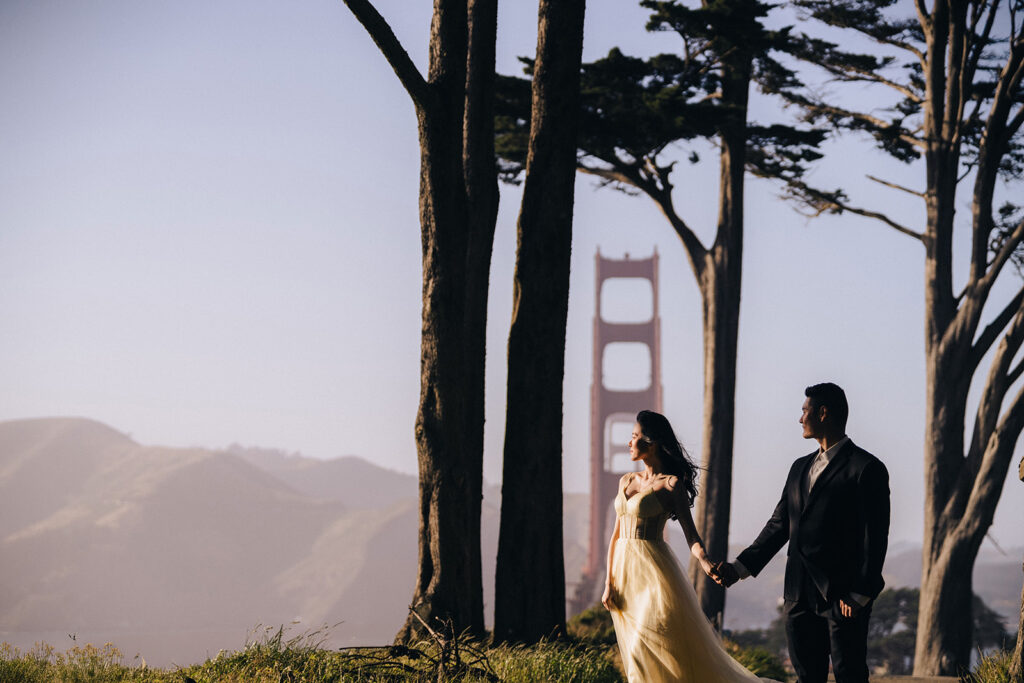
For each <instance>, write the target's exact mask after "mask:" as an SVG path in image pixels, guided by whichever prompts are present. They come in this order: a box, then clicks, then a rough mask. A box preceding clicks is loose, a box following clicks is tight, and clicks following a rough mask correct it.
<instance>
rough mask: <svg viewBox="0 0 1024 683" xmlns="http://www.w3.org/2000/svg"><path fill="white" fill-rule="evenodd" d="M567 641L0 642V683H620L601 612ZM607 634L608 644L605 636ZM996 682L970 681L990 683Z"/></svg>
mask: <svg viewBox="0 0 1024 683" xmlns="http://www.w3.org/2000/svg"><path fill="white" fill-rule="evenodd" d="M570 632H574V637H573V639H572V640H571V641H569V642H544V643H540V644H538V645H533V646H529V647H525V646H508V645H502V646H498V647H490V648H488V647H485V646H483V645H482V644H481V643H479V642H478V641H474V640H472V639H470V638H466V637H458V638H446V637H444V634H437V633H435V637H434V639H433V640H431V641H429V642H423V643H420V644H418V645H417V646H415V647H404V646H394V647H377V648H346V649H342V650H328V649H325V648H324V647H323V642H324V640H325V638H326V631H314V632H311V633H306V634H303V635H300V636H297V637H294V638H290V639H289V638H286V637H285V632H284V628H277V629H265V630H264V631H263V632H262V634H261V635H260V637H259V638H258V639H256V640H251V641H250V642H249V643H248V644H247V645H246V646H245V647H244V648H243V649H241V650H238V651H236V652H223V651H222V652H221V653H219V654H218V655H217V656H216V657H214V658H213V659H209V660H207V661H205V662H203V663H202V664H195V665H193V666H188V667H180V668H174V669H157V668H152V667H149V666H147V665H146V663H145V660H142V659H141V658H139V657H136V658H134V659H133V660H130V661H128V662H126V661H125V658H124V655H123V654H122V653H121V652H120V651H119V650H118V649H117V648H116V647H114V646H113V645H112V644H110V643H108V644H106V645H104V646H103V647H102V648H99V647H96V646H94V645H86V646H84V647H77V646H76V647H73V648H71V649H70V650H68V651H67V652H57V651H56V649H55V648H53V647H52V646H50V645H46V644H38V645H36V646H35V647H34V648H32V650H30V651H28V652H24V653H23V652H20V651H19V650H18V649H17V648H14V647H12V646H11V645H9V644H7V643H3V644H2V645H0V683H341V682H346V683H347V682H350V681H351V682H354V683H395V682H398V681H416V682H418V681H424V682H426V681H458V682H465V683H484V682H487V683H533V682H535V681H549V682H551V683H621V682H622V681H623V676H622V673H621V668H620V666H619V664H618V651H617V648H616V647H615V635H614V630H613V629H612V626H611V619H610V617H609V616H608V613H607V611H606V610H603V609H600V608H596V607H595V608H594V609H591V610H587V611H586V612H584V613H583V614H581V615H578V616H577V617H576V618H574V619H572V620H571V621H570ZM609 638H610V642H609ZM726 647H727V649H728V650H729V652H730V654H732V655H733V657H735V658H736V659H737V660H738V661H739V662H740V663H742V664H743V665H744V666H746V667H748V668H749V669H750V670H751V671H753V672H754V673H756V674H758V675H759V676H764V677H770V678H774V679H775V680H780V681H783V680H786V672H785V670H784V669H783V667H782V663H781V662H780V661H779V659H778V658H777V657H775V656H774V655H772V654H771V653H769V652H768V651H766V650H764V649H763V648H742V647H739V646H737V645H736V644H734V643H730V642H728V641H727V642H726ZM1002 680H1003V679H999V678H979V679H977V683H994V682H997V681H1002Z"/></svg>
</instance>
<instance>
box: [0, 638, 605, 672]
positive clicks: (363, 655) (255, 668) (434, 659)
mask: <svg viewBox="0 0 1024 683" xmlns="http://www.w3.org/2000/svg"><path fill="white" fill-rule="evenodd" d="M323 636H324V632H314V633H310V634H303V635H301V636H298V637H295V638H287V637H286V636H285V631H284V629H283V628H279V629H267V630H266V631H265V632H264V633H263V634H262V635H261V637H259V638H258V639H256V640H253V641H252V642H249V643H247V645H246V646H245V647H244V648H242V649H241V650H238V651H236V652H221V653H220V654H218V655H217V656H216V657H214V658H212V659H209V660H207V661H205V662H203V663H202V664H195V665H193V666H189V667H182V668H175V669H157V668H152V667H148V666H146V665H145V664H144V662H142V660H141V659H140V660H136V661H133V662H130V663H127V662H125V660H124V656H123V655H122V654H121V652H120V651H119V650H118V649H117V648H116V647H114V646H113V645H111V644H107V645H105V646H104V647H102V648H97V647H95V646H93V645H86V646H85V647H75V648H72V649H71V650H68V651H67V652H66V653H58V652H56V651H55V649H54V648H53V647H51V646H48V645H37V646H36V647H35V648H33V649H32V650H30V651H28V652H24V653H23V652H20V651H19V650H18V649H17V648H14V647H12V646H10V645H8V644H6V643H4V644H3V645H0V683H123V682H129V683H342V682H345V683H348V682H352V683H396V682H398V681H410V682H415V683H419V682H421V681H422V682H426V681H431V682H434V681H456V682H460V683H461V682H465V683H483V682H485V681H486V682H488V683H497V682H499V681H500V682H503V683H535V682H536V681H551V682H552V683H618V682H620V681H622V677H621V675H620V674H619V672H618V670H617V669H616V668H615V665H614V663H613V662H612V659H611V657H610V655H609V652H608V650H607V649H601V648H596V647H591V646H586V645H573V644H565V643H542V644H540V645H536V646H532V647H508V646H501V647H494V648H489V649H488V648H484V647H483V646H482V645H481V644H479V643H476V642H474V641H471V640H469V639H466V638H458V639H455V641H454V642H457V643H458V645H457V647H455V648H449V649H448V650H447V651H445V650H444V648H439V647H438V645H437V644H436V643H433V642H424V643H421V644H419V645H417V646H416V647H382V648H353V649H344V650H328V649H324V648H323V647H322V643H323ZM442 662H443V664H444V666H440V665H441V664H442Z"/></svg>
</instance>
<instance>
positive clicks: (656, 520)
mask: <svg viewBox="0 0 1024 683" xmlns="http://www.w3.org/2000/svg"><path fill="white" fill-rule="evenodd" d="M625 485H626V480H625V479H624V480H623V483H622V485H621V486H619V494H618V495H617V496H616V497H615V514H616V515H617V516H618V518H619V537H620V538H635V539H639V540H645V541H661V540H664V538H665V522H666V521H667V520H668V516H669V515H668V511H667V510H665V508H664V507H663V506H662V504H661V501H660V500H658V496H657V495H656V494H655V492H654V489H650V488H649V489H643V490H640V491H637V492H636V493H634V494H633V495H632V496H630V497H629V498H626V486H625Z"/></svg>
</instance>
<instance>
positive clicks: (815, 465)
mask: <svg viewBox="0 0 1024 683" xmlns="http://www.w3.org/2000/svg"><path fill="white" fill-rule="evenodd" d="M804 393H805V395H806V397H807V398H806V400H805V401H804V404H803V411H802V412H801V415H800V424H802V425H803V435H804V438H805V439H815V440H817V442H818V446H819V448H818V451H817V452H815V453H811V454H809V455H805V456H804V457H802V458H798V459H797V460H796V462H794V463H793V466H792V467H791V468H790V470H789V476H788V477H787V479H786V486H785V488H783V490H782V499H781V500H780V501H779V504H778V505H777V506H776V507H775V512H774V513H773V514H772V516H771V519H769V520H768V523H767V524H765V526H764V529H763V530H762V531H761V533H760V535H758V537H757V539H756V540H755V541H754V542H753V543H752V544H751V545H750V547H748V548H747V549H746V550H744V551H743V552H742V553H740V554H739V556H738V557H737V558H736V560H735V561H734V562H733V563H722V564H721V565H719V568H718V569H719V575H720V580H719V583H721V584H722V585H725V586H731V585H732V584H733V583H735V582H736V581H738V580H739V579H741V578H746V577H747V576H750V575H753V576H757V575H758V573H760V571H761V570H762V569H764V566H765V565H766V564H768V561H769V560H771V559H772V557H773V556H774V555H775V553H777V552H778V551H779V550H780V549H781V548H782V546H784V545H785V544H786V542H787V541H788V542H789V550H788V553H787V554H788V558H787V561H786V579H785V587H784V593H783V598H784V605H783V612H784V614H785V619H786V640H787V642H788V643H789V656H790V659H791V661H792V663H793V668H794V669H795V670H796V673H797V677H798V678H797V680H798V683H824V682H825V680H826V679H827V678H828V662H829V654H830V653H831V657H832V670H833V672H834V674H835V678H836V682H837V683H867V681H868V667H867V635H868V618H869V617H870V616H871V604H872V601H873V600H874V599H875V598H876V597H878V594H879V593H880V592H881V590H882V586H883V585H884V584H885V582H884V581H883V579H882V564H883V562H884V561H885V551H886V547H887V545H888V535H889V473H888V471H887V470H886V469H885V465H883V464H882V462H881V461H880V460H879V459H878V458H876V457H875V456H873V455H871V454H870V453H868V452H867V451H865V450H863V449H862V448H859V447H857V446H856V445H854V443H853V442H852V441H850V437H848V436H847V435H846V418H847V415H848V414H849V407H848V405H847V402H846V394H845V393H844V392H843V390H842V389H840V388H839V387H838V386H836V385H835V384H832V383H825V384H816V385H814V386H812V387H807V389H806V390H805V391H804Z"/></svg>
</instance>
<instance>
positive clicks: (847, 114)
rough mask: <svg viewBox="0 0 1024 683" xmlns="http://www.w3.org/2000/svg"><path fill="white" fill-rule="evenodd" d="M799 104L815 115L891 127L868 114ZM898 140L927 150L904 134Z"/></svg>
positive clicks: (882, 127)
mask: <svg viewBox="0 0 1024 683" xmlns="http://www.w3.org/2000/svg"><path fill="white" fill-rule="evenodd" d="M801 104H803V106H804V107H806V108H807V109H809V110H810V111H812V112H814V113H816V114H820V115H823V116H827V117H829V118H849V119H853V120H854V121H859V122H861V123H862V124H866V125H869V126H874V127H875V128H878V129H886V128H891V127H892V126H893V124H891V123H889V122H887V121H885V120H883V119H880V118H878V117H877V116H871V115H869V114H863V113H861V112H855V111H850V110H849V109H843V108H842V107H835V106H832V105H826V104H822V103H820V102H810V101H806V100H805V101H804V102H802V103H801ZM901 130H902V129H901ZM899 138H900V139H901V140H903V141H904V142H906V143H907V144H908V145H912V146H914V147H917V148H918V149H922V150H926V149H927V148H928V145H927V144H926V143H925V142H924V141H923V140H919V139H917V138H915V137H914V136H912V135H908V134H907V133H906V132H901V133H900V135H899Z"/></svg>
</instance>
